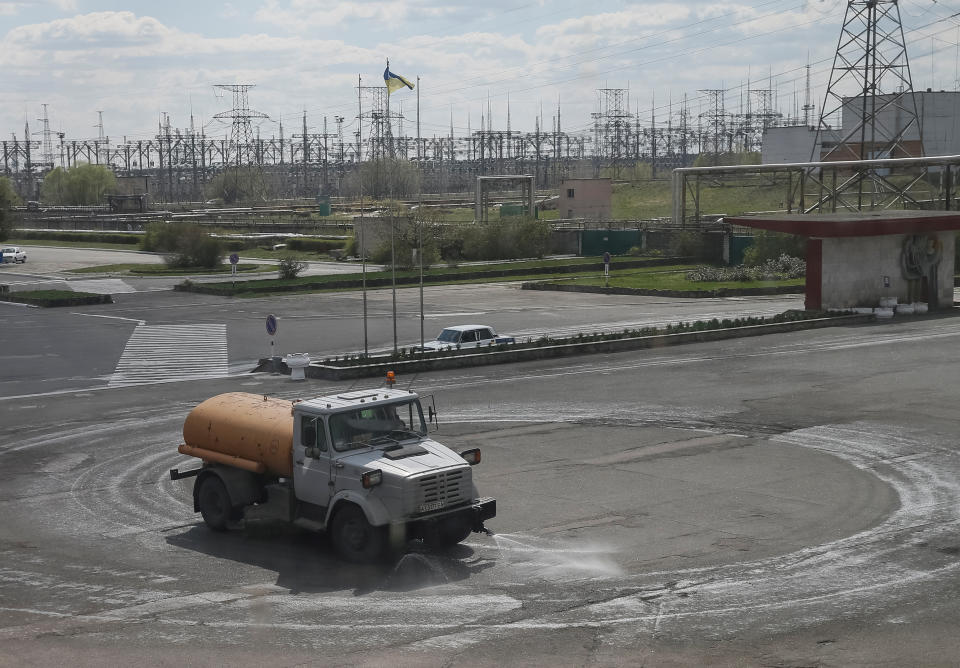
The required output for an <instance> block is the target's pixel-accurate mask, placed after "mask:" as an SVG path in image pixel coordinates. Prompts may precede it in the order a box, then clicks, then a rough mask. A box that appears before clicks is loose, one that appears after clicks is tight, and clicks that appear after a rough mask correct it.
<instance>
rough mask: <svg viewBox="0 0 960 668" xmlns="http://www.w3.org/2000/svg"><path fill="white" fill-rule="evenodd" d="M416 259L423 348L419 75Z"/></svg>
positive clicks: (418, 93) (418, 100)
mask: <svg viewBox="0 0 960 668" xmlns="http://www.w3.org/2000/svg"><path fill="white" fill-rule="evenodd" d="M417 158H418V160H417V218H418V219H419V220H418V221H417V222H418V224H417V246H418V247H419V250H418V251H417V259H418V260H419V261H420V347H421V348H423V170H422V165H421V161H420V160H419V158H420V77H417Z"/></svg>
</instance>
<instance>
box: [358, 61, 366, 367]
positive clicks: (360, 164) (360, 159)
mask: <svg viewBox="0 0 960 668" xmlns="http://www.w3.org/2000/svg"><path fill="white" fill-rule="evenodd" d="M360 81H361V79H360V75H359V74H358V75H357V110H358V112H359V113H358V115H357V173H358V174H359V177H358V179H359V182H360V261H361V264H362V267H363V269H362V274H363V279H362V288H361V291H362V292H363V354H364V356H366V355H367V353H368V352H369V346H368V343H367V341H368V339H367V253H366V248H365V246H364V245H363V143H362V142H361V139H362V132H363V104H362V103H361V101H360V93H361V90H360Z"/></svg>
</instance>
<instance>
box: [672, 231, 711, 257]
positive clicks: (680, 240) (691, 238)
mask: <svg viewBox="0 0 960 668" xmlns="http://www.w3.org/2000/svg"><path fill="white" fill-rule="evenodd" d="M703 251H704V247H703V235H702V234H700V233H699V232H693V231H690V230H684V231H682V232H678V233H677V234H675V235H673V237H672V238H671V239H670V254H671V255H674V256H679V257H692V258H702V257H703Z"/></svg>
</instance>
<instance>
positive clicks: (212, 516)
mask: <svg viewBox="0 0 960 668" xmlns="http://www.w3.org/2000/svg"><path fill="white" fill-rule="evenodd" d="M197 501H198V505H199V506H200V514H201V515H203V521H204V522H206V523H207V526H208V527H210V528H211V529H213V530H214V531H226V530H227V522H229V521H230V519H231V516H232V515H233V507H232V506H231V505H230V495H229V494H227V488H226V487H225V486H224V485H223V481H222V480H220V478H218V477H217V476H214V475H211V476H208V477H206V478H204V479H203V480H202V481H201V482H200V489H199V491H198V492H197Z"/></svg>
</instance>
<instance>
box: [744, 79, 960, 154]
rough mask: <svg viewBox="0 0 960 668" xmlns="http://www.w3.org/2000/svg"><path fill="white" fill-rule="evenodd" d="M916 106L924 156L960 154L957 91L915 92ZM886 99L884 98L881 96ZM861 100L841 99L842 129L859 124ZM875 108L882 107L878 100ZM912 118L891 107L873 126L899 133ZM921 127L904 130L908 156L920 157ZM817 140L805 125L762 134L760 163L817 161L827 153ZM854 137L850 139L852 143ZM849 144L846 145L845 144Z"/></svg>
mask: <svg viewBox="0 0 960 668" xmlns="http://www.w3.org/2000/svg"><path fill="white" fill-rule="evenodd" d="M914 95H915V99H916V103H917V114H918V115H919V117H920V124H921V127H922V132H923V155H924V156H927V157H929V156H934V155H960V92H954V91H939V92H933V91H931V90H929V89H928V90H927V91H925V92H918V93H915V94H914ZM880 97H881V98H882V97H885V96H880ZM861 100H862V98H861V97H851V98H844V102H843V113H842V116H843V118H842V123H843V127H844V128H853V127H856V125H857V124H858V118H859V116H860V109H861ZM878 106H882V104H881V103H880V100H879V99H878ZM910 119H911V115H909V114H908V115H904V114H903V111H902V109H901V108H900V107H899V106H897V105H891V106H890V108H889V109H887V110H885V111H883V112H881V113H879V114H878V115H877V120H876V123H877V124H878V125H882V126H884V127H886V128H891V129H892V128H896V130H893V131H892V132H891V134H894V133H895V132H897V131H899V130H900V129H901V128H902V127H903V126H904V124H906V123H908V122H909V120H910ZM919 133H920V128H917V127H916V126H915V125H914V126H913V127H910V128H908V129H907V131H906V133H905V134H904V136H903V143H904V145H905V146H907V147H908V148H910V149H911V154H912V155H914V156H917V157H919V155H920V153H919V152H918V151H916V150H914V149H915V148H917V147H916V143H917V142H918V140H919V138H920V137H919ZM830 134H832V135H833V136H832V137H831V136H828V137H823V139H824V140H825V142H826V143H827V146H828V147H829V144H830V142H831V141H833V142H836V141H839V140H840V139H842V137H843V136H844V134H845V133H844V131H843V130H842V129H838V130H835V131H833V132H832V133H830ZM816 138H817V130H816V128H815V127H808V126H805V125H799V126H787V127H771V128H768V129H767V130H765V131H764V133H763V147H762V150H761V160H762V162H763V163H764V164H783V163H792V162H810V161H811V160H813V161H816V160H819V159H820V156H821V154H822V153H823V152H824V151H825V150H828V148H827V149H825V148H824V147H822V146H816V147H814V142H815V141H816ZM856 140H857V138H856V137H852V138H851V140H850V141H851V142H855V141H856ZM848 143H849V142H848ZM863 157H865V158H871V157H893V158H899V157H904V156H902V155H893V156H875V155H865V156H863ZM851 158H853V159H855V158H856V156H853V155H846V156H839V155H834V156H833V158H832V159H838V160H839V159H851Z"/></svg>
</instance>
